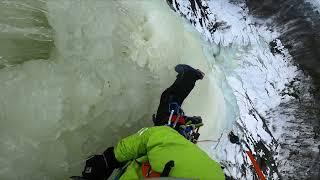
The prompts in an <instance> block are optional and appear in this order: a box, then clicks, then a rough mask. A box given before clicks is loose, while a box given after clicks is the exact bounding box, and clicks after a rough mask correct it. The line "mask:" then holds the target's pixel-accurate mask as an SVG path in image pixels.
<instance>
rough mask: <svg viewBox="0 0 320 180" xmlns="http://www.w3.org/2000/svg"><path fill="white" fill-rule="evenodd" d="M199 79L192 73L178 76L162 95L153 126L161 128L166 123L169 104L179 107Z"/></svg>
mask: <svg viewBox="0 0 320 180" xmlns="http://www.w3.org/2000/svg"><path fill="white" fill-rule="evenodd" d="M198 79H199V78H197V77H196V75H195V74H194V73H192V72H185V73H183V74H178V75H177V79H176V80H175V82H174V83H173V84H172V85H171V86H170V87H169V88H167V89H166V90H165V91H164V92H163V93H162V94H161V99H160V104H159V107H158V110H157V114H156V117H155V118H154V119H153V122H154V125H155V126H162V125H165V124H167V123H168V118H169V116H170V112H169V104H170V103H174V102H175V103H177V104H178V105H179V106H180V107H181V105H182V103H183V101H184V100H185V98H186V97H187V96H188V95H189V94H190V92H191V91H192V89H193V88H194V86H195V82H196V81H197V80H198Z"/></svg>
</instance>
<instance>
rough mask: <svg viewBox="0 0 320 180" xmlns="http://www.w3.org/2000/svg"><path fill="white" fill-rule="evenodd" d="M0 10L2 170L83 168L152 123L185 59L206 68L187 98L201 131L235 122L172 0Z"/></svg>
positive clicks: (30, 173) (65, 1) (18, 1)
mask: <svg viewBox="0 0 320 180" xmlns="http://www.w3.org/2000/svg"><path fill="white" fill-rule="evenodd" d="M0 12H1V13H2V14H4V12H6V13H7V14H5V15H4V16H1V19H0V26H1V27H2V28H1V29H0V38H1V39H4V38H6V41H1V42H0V45H1V46H0V47H1V48H0V52H1V53H0V56H1V57H2V58H3V59H4V61H1V63H2V68H1V69H0V109H1V111H0V122H1V126H0V179H66V178H67V177H68V176H71V175H77V174H80V172H81V170H82V168H83V162H84V159H85V158H86V157H88V156H89V155H90V154H93V153H100V152H101V151H103V150H104V149H105V148H106V147H108V146H110V145H114V143H115V142H116V141H117V140H119V138H121V137H124V136H126V135H128V134H130V133H132V132H134V131H136V130H137V129H139V128H141V127H144V126H146V125H152V124H151V115H152V114H153V113H154V112H155V111H156V108H157V105H158V102H159V98H160V94H161V92H162V91H163V90H164V89H165V88H166V87H168V86H169V85H170V84H171V83H172V82H173V81H174V79H175V72H174V71H173V67H174V66H175V65H176V64H178V63H187V64H190V65H192V66H194V67H196V68H200V69H202V70H203V71H204V72H205V73H206V74H207V76H206V78H205V79H204V80H203V81H201V82H199V83H197V87H196V89H195V91H193V92H192V94H191V95H190V98H189V99H188V100H187V101H186V104H185V112H186V113H187V114H192V115H201V116H203V118H204V121H205V123H206V126H205V128H203V129H202V137H201V138H204V139H212V140H214V139H216V138H217V137H218V136H219V134H220V133H221V132H222V131H223V129H224V128H226V127H228V126H230V124H231V123H232V119H233V117H234V115H235V113H236V111H237V109H236V108H235V106H231V105H230V104H235V101H234V100H233V99H234V98H233V96H232V94H230V93H228V92H230V90H229V87H228V84H226V82H225V78H224V72H223V71H222V70H221V68H220V67H219V65H218V64H217V63H216V62H215V59H214V58H212V57H210V51H211V49H210V48H208V45H206V44H205V43H204V42H203V41H202V40H201V39H200V37H199V35H198V34H197V33H196V32H194V31H193V30H192V28H191V27H190V26H189V25H188V24H187V23H185V22H184V21H183V19H182V18H181V17H179V16H177V15H176V14H175V13H174V12H173V11H171V10H170V9H169V7H168V5H167V4H166V3H165V1H162V0H161V1H160V0H159V1H148V0H144V1H131V0H121V1H101V0H91V1H85V0H77V1H72V0H55V1H47V2H46V1H40V0H28V1H22V0H15V1H1V2H0ZM10 19H14V21H13V20H10ZM11 22H16V23H15V24H10V23H11ZM3 27H6V28H3ZM8 33H9V34H11V36H7V35H8ZM17 40H21V41H23V42H24V44H23V43H19V42H18V41H17ZM12 42H16V43H15V44H13V45H11V46H9V47H11V49H9V50H8V49H6V48H7V47H8V46H7V44H8V43H12ZM16 47H19V48H16ZM203 49H204V50H205V51H204V50H203ZM40 52H43V53H40ZM4 55H5V56H4ZM14 55H15V57H18V58H15V57H14Z"/></svg>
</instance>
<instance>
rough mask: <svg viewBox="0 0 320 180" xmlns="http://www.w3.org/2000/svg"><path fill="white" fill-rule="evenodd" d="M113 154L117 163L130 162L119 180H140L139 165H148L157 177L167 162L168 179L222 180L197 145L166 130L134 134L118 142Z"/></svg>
mask: <svg viewBox="0 0 320 180" xmlns="http://www.w3.org/2000/svg"><path fill="white" fill-rule="evenodd" d="M114 153H115V157H116V159H117V160H118V161H120V162H125V161H131V162H130V164H129V166H128V167H127V169H126V171H125V172H124V174H123V175H122V176H121V178H120V179H121V180H124V179H141V178H142V171H141V165H140V163H138V162H145V161H149V163H150V165H151V167H152V170H153V171H156V172H160V173H161V172H162V171H163V169H164V166H165V164H166V163H167V162H169V161H170V160H173V161H174V163H175V166H174V167H173V168H172V169H171V171H170V174H169V176H170V177H177V178H190V179H210V180H211V179H212V180H220V179H225V176H224V174H223V171H222V169H221V166H220V165H219V164H218V163H217V162H215V161H214V160H212V159H211V158H210V157H209V156H208V155H207V154H206V153H205V152H204V151H202V150H201V149H200V148H199V147H198V146H197V145H195V144H193V143H191V142H190V141H188V140H187V139H185V138H184V137H183V136H181V135H180V134H179V133H178V132H177V131H175V130H174V129H172V128H170V127H167V126H156V127H150V128H143V129H141V130H140V131H139V132H138V133H136V134H134V135H131V136H129V137H127V138H125V139H123V140H121V141H120V142H119V143H118V144H117V146H116V147H115V150H114ZM135 160H136V161H135Z"/></svg>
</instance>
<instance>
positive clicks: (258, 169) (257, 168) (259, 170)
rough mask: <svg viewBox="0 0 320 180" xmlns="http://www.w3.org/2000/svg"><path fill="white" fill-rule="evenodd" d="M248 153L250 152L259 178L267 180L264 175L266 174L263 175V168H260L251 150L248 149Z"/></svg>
mask: <svg viewBox="0 0 320 180" xmlns="http://www.w3.org/2000/svg"><path fill="white" fill-rule="evenodd" d="M246 153H247V154H248V156H249V158H250V160H251V162H252V164H253V167H254V169H255V170H256V172H257V174H258V176H259V178H260V179H261V180H266V178H265V177H264V175H263V173H262V171H261V168H260V166H259V164H258V163H257V161H256V160H255V159H254V157H253V155H252V153H251V152H250V151H246Z"/></svg>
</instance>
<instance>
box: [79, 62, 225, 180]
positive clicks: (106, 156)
mask: <svg viewBox="0 0 320 180" xmlns="http://www.w3.org/2000/svg"><path fill="white" fill-rule="evenodd" d="M175 71H176V72H177V73H178V75H177V79H176V80H175V82H174V83H173V84H172V85H171V86H170V87H169V88H167V89H166V90H165V91H164V92H163V93H162V95H161V99H160V104H159V107H158V110H157V114H156V116H154V117H153V122H154V124H155V126H154V127H148V128H143V129H141V130H140V131H139V132H137V133H136V134H133V135H131V136H129V137H127V138H124V139H122V140H121V141H120V142H118V144H117V145H116V146H115V147H109V148H108V149H107V150H105V151H104V152H103V153H102V154H101V155H94V156H93V157H91V158H90V159H88V160H87V161H86V165H85V168H84V170H83V172H82V177H73V178H74V179H86V180H104V179H107V178H108V177H109V176H110V175H111V174H112V173H113V171H114V170H115V169H117V171H115V172H116V173H113V174H112V177H114V178H115V179H121V180H122V179H143V178H151V177H153V178H154V177H159V178H161V177H174V178H177V179H208V180H209V179H210V180H220V179H225V176H224V173H223V171H222V169H221V166H220V165H219V164H218V163H217V162H215V161H214V160H212V159H211V158H210V157H209V156H208V155H207V154H206V153H205V152H204V151H202V150H201V149H200V148H199V147H198V146H197V145H196V144H195V143H196V142H197V139H198V137H199V135H200V134H199V133H198V130H199V127H200V126H202V125H203V124H202V119H201V117H196V116H194V117H188V116H185V115H184V112H183V111H182V109H181V108H180V107H181V105H182V103H183V101H184V99H185V98H186V97H187V96H188V95H189V93H190V92H191V90H192V89H193V87H194V86H195V82H196V81H197V80H199V79H202V78H203V76H204V73H202V72H201V71H200V70H198V69H194V68H192V67H191V66H188V65H184V64H179V65H177V66H176V67H175ZM115 174H116V175H115Z"/></svg>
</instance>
